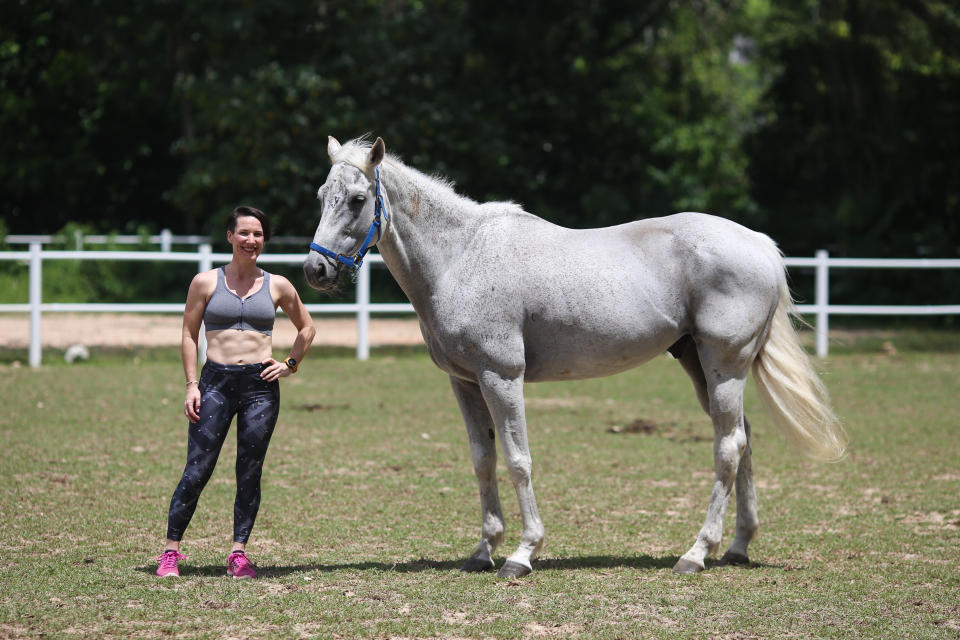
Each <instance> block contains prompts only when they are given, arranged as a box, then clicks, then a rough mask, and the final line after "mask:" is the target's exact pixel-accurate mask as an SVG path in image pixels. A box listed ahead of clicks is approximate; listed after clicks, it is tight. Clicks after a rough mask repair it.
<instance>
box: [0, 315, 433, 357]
mask: <svg viewBox="0 0 960 640" xmlns="http://www.w3.org/2000/svg"><path fill="white" fill-rule="evenodd" d="M313 321H314V323H315V324H316V326H317V337H316V339H315V340H314V342H313V344H314V345H329V346H342V347H355V346H356V344H357V321H356V320H355V319H353V318H329V317H325V316H314V317H313ZM181 322H182V319H181V318H180V316H171V315H166V314H135V313H45V314H43V318H42V320H41V322H40V338H41V341H42V343H43V346H44V347H53V348H57V349H65V348H67V347H69V346H70V345H72V344H82V345H85V346H87V347H91V346H149V347H160V346H176V345H179V344H180V332H181ZM295 335H296V331H295V330H294V328H293V325H292V324H290V322H289V321H288V320H287V319H286V318H285V317H284V316H279V317H278V318H277V323H276V325H275V326H274V332H273V344H274V346H275V347H277V348H281V349H283V348H288V347H290V346H291V345H292V344H293V339H294V337H295ZM29 344H30V316H29V315H27V314H25V313H24V314H20V313H9V314H8V313H5V314H0V347H9V348H26V347H28V346H29ZM417 344H423V338H422V337H421V335H420V326H419V324H418V323H417V319H416V318H415V317H414V316H411V317H410V318H409V319H407V318H404V319H383V318H377V317H376V316H374V317H372V318H370V346H374V347H376V346H383V345H417Z"/></svg>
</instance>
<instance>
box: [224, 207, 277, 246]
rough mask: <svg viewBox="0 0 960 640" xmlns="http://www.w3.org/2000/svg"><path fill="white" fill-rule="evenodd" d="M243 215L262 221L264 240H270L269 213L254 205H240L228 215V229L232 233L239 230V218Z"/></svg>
mask: <svg viewBox="0 0 960 640" xmlns="http://www.w3.org/2000/svg"><path fill="white" fill-rule="evenodd" d="M241 216H250V217H252V218H256V219H257V220H259V221H260V226H261V227H263V240H264V242H267V241H269V240H270V221H269V220H267V214H265V213H264V212H263V211H260V209H254V208H253V207H245V206H240V207H237V208H236V209H234V210H233V212H232V213H231V214H230V215H229V216H227V231H229V232H230V233H236V231H237V218H239V217H241Z"/></svg>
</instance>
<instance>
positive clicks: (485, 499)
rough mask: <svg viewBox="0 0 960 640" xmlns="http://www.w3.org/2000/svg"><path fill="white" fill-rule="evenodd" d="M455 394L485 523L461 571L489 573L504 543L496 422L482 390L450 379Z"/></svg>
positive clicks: (452, 378)
mask: <svg viewBox="0 0 960 640" xmlns="http://www.w3.org/2000/svg"><path fill="white" fill-rule="evenodd" d="M450 385H451V386H452V387H453V394H454V395H455V396H456V398H457V402H458V403H459V404H460V412H461V413H462V414H463V421H464V422H465V423H466V426H467V437H468V438H469V440H470V456H471V457H472V458H473V470H474V473H476V475H477V483H478V484H479V486H480V510H481V512H482V514H483V516H482V517H483V521H482V524H481V527H480V535H481V540H480V544H479V545H477V548H476V550H474V552H473V553H472V554H471V555H470V557H469V558H468V559H467V561H466V562H465V563H464V565H463V566H462V567H460V569H461V571H490V570H492V569H493V568H494V563H493V551H494V549H496V548H497V545H499V544H500V543H501V542H502V541H503V531H504V522H503V510H502V508H501V506H500V494H499V492H498V490H497V447H496V439H495V436H494V426H493V419H492V418H491V417H490V411H489V410H488V409H487V405H486V403H485V402H484V400H483V395H482V394H481V393H480V387H478V386H477V385H476V384H474V383H472V382H466V381H464V380H460V379H458V378H454V377H451V378H450Z"/></svg>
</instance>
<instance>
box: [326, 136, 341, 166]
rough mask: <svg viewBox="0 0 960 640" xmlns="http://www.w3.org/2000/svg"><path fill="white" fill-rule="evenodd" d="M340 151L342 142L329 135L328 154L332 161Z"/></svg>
mask: <svg viewBox="0 0 960 640" xmlns="http://www.w3.org/2000/svg"><path fill="white" fill-rule="evenodd" d="M339 152H340V143H339V142H337V139H336V138H334V137H333V136H327V155H328V156H330V160H331V161H332V160H333V159H334V158H335V157H336V155H337V154H338V153H339Z"/></svg>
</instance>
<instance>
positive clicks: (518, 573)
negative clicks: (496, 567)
mask: <svg viewBox="0 0 960 640" xmlns="http://www.w3.org/2000/svg"><path fill="white" fill-rule="evenodd" d="M532 572H533V569H531V568H530V567H528V566H527V565H524V564H520V563H519V562H510V561H509V560H507V561H506V562H504V563H503V566H502V567H500V571H498V572H497V577H498V578H522V577H523V576H526V575H529V574H530V573H532Z"/></svg>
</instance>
